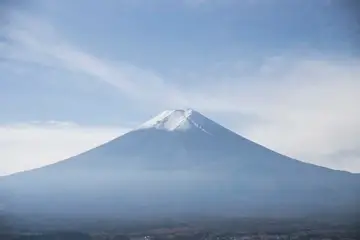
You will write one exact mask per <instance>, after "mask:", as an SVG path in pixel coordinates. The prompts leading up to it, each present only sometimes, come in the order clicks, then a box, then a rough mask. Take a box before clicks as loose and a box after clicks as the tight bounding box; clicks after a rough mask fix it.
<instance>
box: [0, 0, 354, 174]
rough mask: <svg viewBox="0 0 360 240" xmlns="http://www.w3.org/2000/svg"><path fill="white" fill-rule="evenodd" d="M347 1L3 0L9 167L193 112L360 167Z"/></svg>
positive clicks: (57, 156)
mask: <svg viewBox="0 0 360 240" xmlns="http://www.w3.org/2000/svg"><path fill="white" fill-rule="evenodd" d="M340 2H341V1H337V0H332V1H331V0H317V1H314V0H291V1H290V0H238V1H235V0H153V1H151V0H133V1H130V0H105V1H95V0H77V1H73V0H71V1H70V0H58V1H56V0H33V1H29V2H28V3H27V4H19V5H12V4H7V5H6V6H5V5H3V6H1V12H2V13H3V14H2V15H3V16H4V18H3V19H1V20H2V21H1V22H2V25H1V32H0V34H1V39H2V40H3V41H1V42H0V57H1V61H0V135H1V137H0V159H2V160H0V161H4V164H2V165H3V166H4V167H0V175H1V174H7V173H10V172H14V171H19V170H23V169H28V168H32V167H36V166H40V165H44V164H47V163H50V162H53V161H58V160H61V159H63V158H64V157H68V156H71V155H73V154H76V153H78V152H80V151H82V150H85V149H88V148H90V147H93V146H95V145H97V144H100V143H102V142H104V141H107V140H109V139H111V138H113V137H115V136H117V135H119V134H121V133H122V132H124V131H127V130H128V129H129V128H132V127H134V126H136V125H139V124H141V123H142V122H144V121H145V120H147V119H148V118H150V117H152V116H154V115H155V114H157V113H158V112H160V111H162V110H165V109H169V108H170V109H172V108H185V107H191V108H195V109H196V110H198V111H200V112H202V113H203V114H205V115H207V116H208V117H210V118H213V119H214V120H215V121H218V122H219V123H220V124H223V125H225V126H226V127H229V128H231V129H232V130H234V131H236V132H238V133H239V134H242V135H244V136H246V137H248V138H250V139H252V140H254V141H256V142H259V143H260V144H263V145H265V146H267V147H270V148H272V149H274V150H277V151H279V152H281V153H284V154H287V155H290V156H292V157H296V158H300V159H301V160H304V161H309V162H313V163H316V164H320V165H324V166H328V167H332V168H336V169H346V170H348V171H353V172H359V171H360V144H359V143H360V138H359V136H360V132H359V129H360V110H359V108H358V107H357V103H358V102H359V100H360V95H359V94H358V91H359V90H360V82H359V78H360V64H359V54H358V53H359V51H358V49H357V45H356V44H357V42H358V41H357V40H359V39H357V37H358V36H357V35H356V31H357V29H356V27H357V26H356V25H355V22H354V21H353V16H352V15H351V11H350V10H351V9H350V8H351V7H352V6H350V5H349V6H345V5H344V4H340ZM44 149H46V150H44Z"/></svg>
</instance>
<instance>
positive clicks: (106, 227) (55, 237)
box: [0, 217, 360, 240]
mask: <svg viewBox="0 0 360 240" xmlns="http://www.w3.org/2000/svg"><path fill="white" fill-rule="evenodd" d="M43 221H47V219H43ZM59 221H60V220H59ZM62 221H64V222H62V227H54V226H55V225H53V226H52V225H51V224H53V223H51V222H47V224H46V222H42V223H41V225H42V227H39V228H38V229H36V228H32V227H30V226H29V225H28V226H27V227H26V225H25V224H24V225H22V226H21V227H18V228H17V229H15V228H13V229H12V230H11V231H10V228H7V229H6V231H5V230H4V229H3V232H2V233H0V239H1V240H25V239H26V240H63V239H64V240H72V239H74V240H83V239H84V240H88V239H89V240H250V239H259V240H260V239H298V240H301V239H304V240H305V239H338V240H340V239H344V240H345V239H347V240H350V239H360V224H359V221H358V219H354V218H351V219H350V218H348V219H347V220H345V219H343V218H342V217H339V218H336V217H331V218H303V219H255V218H237V219H213V218H208V219H197V220H195V219H194V220H189V221H187V222H180V221H175V220H171V219H164V220H161V221H149V222H137V223H135V222H133V223H130V222H121V221H115V220H109V219H108V220H107V221H106V220H100V219H99V220H93V221H88V222H86V221H82V222H83V224H80V221H79V219H67V220H62ZM85 222H86V223H85ZM45 226H47V227H45ZM58 226H59V225H58ZM33 227H34V226H33Z"/></svg>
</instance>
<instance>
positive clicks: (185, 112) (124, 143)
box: [0, 109, 360, 219]
mask: <svg viewBox="0 0 360 240" xmlns="http://www.w3.org/2000/svg"><path fill="white" fill-rule="evenodd" d="M299 147H301V146H299ZM0 188H2V189H1V191H3V192H5V193H6V194H7V197H6V199H5V200H6V201H4V202H5V205H4V206H5V210H6V211H7V212H9V213H14V214H32V213H36V214H45V215H46V214H48V215H52V216H103V217H107V216H111V217H120V218H123V219H144V218H151V219H154V218H160V217H169V216H180V215H181V216H185V215H189V216H205V215H207V216H208V215H213V216H269V215H278V216H287V217H290V216H300V215H306V214H309V213H314V212H318V213H333V212H334V213H335V212H339V213H341V212H352V211H353V210H354V209H360V208H359V205H358V203H359V202H360V177H359V175H357V174H351V173H348V172H344V171H336V170H331V169H328V168H324V167H320V166H316V165H312V164H309V163H305V162H301V161H298V160H295V159H292V158H289V157H286V156H283V155H281V154H278V153H276V152H274V151H272V150H270V149H267V148H265V147H263V146H260V145H258V144H256V143H254V142H252V141H250V140H248V139H246V138H244V137H242V136H240V135H238V134H236V133H234V132H232V131H230V130H228V129H226V128H224V127H222V126H221V125H219V124H217V123H215V122H214V121H212V120H210V119H208V118H207V117H205V116H203V115H202V114H200V113H199V112H197V111H194V110H192V109H181V110H171V111H164V112H162V113H161V114H159V115H158V116H156V117H155V118H153V119H151V120H149V121H147V122H145V123H144V124H142V125H140V126H139V127H137V128H136V129H134V130H133V131H130V132H128V133H126V134H125V135H123V136H121V137H119V138H116V139H114V140H112V141H110V142H108V143H105V144H103V145H101V146H99V147H96V148H94V149H91V150H89V151H87V152H84V153H81V154H79V155H77V156H74V157H71V158H69V159H66V160H63V161H60V162H58V163H55V164H52V165H49V166H45V167H42V168H39V169H35V170H30V171H27V172H22V173H18V174H14V175H10V176H7V177H2V178H0Z"/></svg>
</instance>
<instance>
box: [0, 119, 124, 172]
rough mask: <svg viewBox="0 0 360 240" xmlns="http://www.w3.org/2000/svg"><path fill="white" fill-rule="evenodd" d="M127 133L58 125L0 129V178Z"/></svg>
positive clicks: (91, 127)
mask: <svg viewBox="0 0 360 240" xmlns="http://www.w3.org/2000/svg"><path fill="white" fill-rule="evenodd" d="M127 131H128V129H122V128H116V127H102V126H98V127H94V126H78V125H77V124H74V123H71V122H58V121H49V122H28V123H13V124H8V125H0V159H1V160H0V161H1V167H0V176H1V175H7V174H11V173H14V172H20V171H24V170H28V169H34V168H38V167H41V166H44V165H47V164H51V163H54V162H57V161H60V160H64V159H66V158H69V157H72V156H74V155H77V154H79V153H81V152H83V151H86V150H89V149H91V148H93V147H96V146H98V145H100V144H103V143H105V142H107V141H109V140H111V139H113V138H115V137H118V136H121V135H122V134H123V133H125V132H127Z"/></svg>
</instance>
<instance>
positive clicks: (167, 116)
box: [138, 108, 210, 134]
mask: <svg viewBox="0 0 360 240" xmlns="http://www.w3.org/2000/svg"><path fill="white" fill-rule="evenodd" d="M205 119H206V117H204V116H203V115H201V114H200V113H199V112H197V111H195V110H193V109H191V108H186V109H175V110H166V111H163V112H162V113H160V114H159V115H157V116H155V117H154V118H152V119H150V120H149V121H147V122H145V123H143V124H142V125H140V127H139V128H138V129H148V128H155V129H159V130H166V131H186V130H188V129H191V128H197V129H199V130H202V131H204V132H206V133H208V134H210V133H209V132H208V131H207V130H205V129H204V127H203V126H202V123H203V122H204V120H205Z"/></svg>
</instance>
